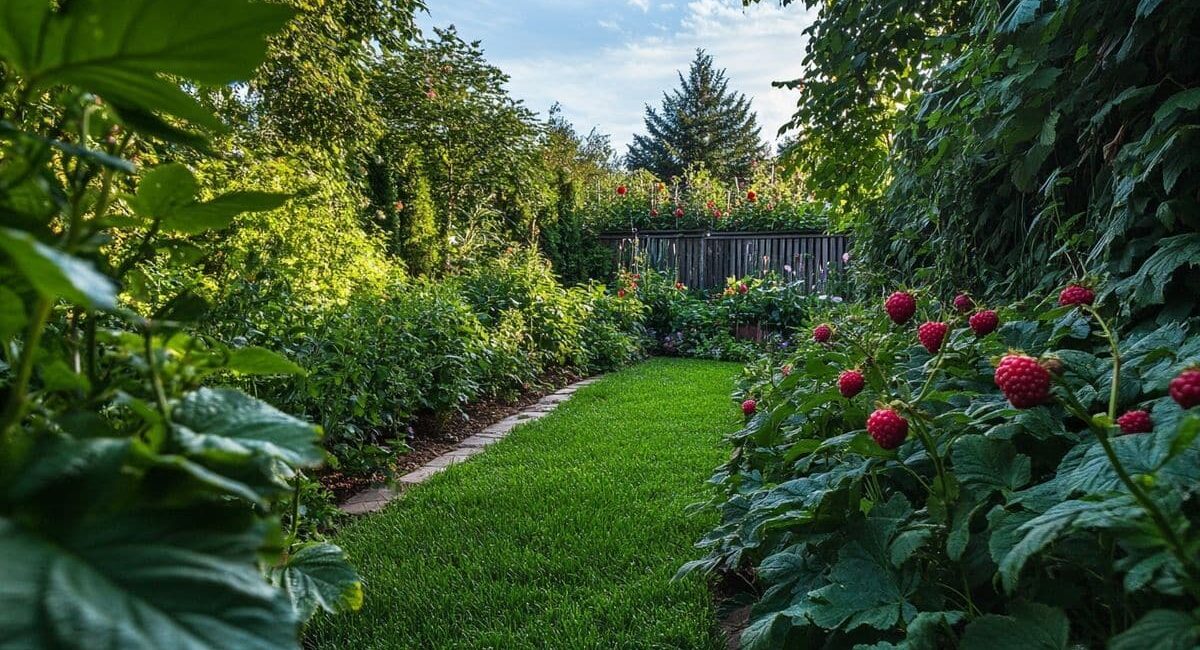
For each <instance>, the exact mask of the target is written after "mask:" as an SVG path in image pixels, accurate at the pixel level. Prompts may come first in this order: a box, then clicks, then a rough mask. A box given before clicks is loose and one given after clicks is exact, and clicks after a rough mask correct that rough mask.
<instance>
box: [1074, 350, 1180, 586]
mask: <svg viewBox="0 0 1200 650" xmlns="http://www.w3.org/2000/svg"><path fill="white" fill-rule="evenodd" d="M1105 330H1106V331H1107V327H1105ZM1114 365H1117V364H1115V363H1114ZM1115 381H1116V380H1115V377H1114V383H1115ZM1064 392H1065V393H1066V395H1067V396H1068V399H1067V400H1065V403H1064V404H1063V405H1064V406H1065V407H1066V409H1067V410H1068V411H1069V412H1070V413H1071V414H1072V415H1074V416H1075V417H1077V418H1079V419H1080V420H1082V421H1083V422H1084V424H1086V425H1087V426H1088V428H1089V429H1091V430H1092V433H1094V434H1095V435H1096V440H1098V441H1099V442H1100V448H1101V449H1103V450H1104V455H1105V457H1107V458H1108V462H1109V464H1110V465H1112V468H1113V471H1115V472H1116V473H1117V479H1118V480H1120V481H1121V484H1122V485H1124V486H1125V488H1126V489H1127V490H1129V493H1130V494H1132V495H1133V498H1134V500H1136V501H1137V502H1138V505H1140V506H1141V507H1142V510H1144V511H1145V512H1146V514H1148V515H1149V516H1150V519H1151V521H1152V522H1153V524H1154V527H1155V528H1157V529H1158V532H1159V534H1160V535H1162V537H1163V539H1165V540H1166V542H1167V545H1168V546H1169V547H1170V549H1171V554H1172V555H1174V556H1175V559H1176V560H1178V561H1179V563H1180V565H1181V566H1183V569H1184V571H1185V572H1186V573H1187V575H1188V577H1189V578H1191V583H1190V584H1188V586H1187V589H1188V591H1189V592H1191V594H1192V596H1193V597H1194V598H1195V599H1196V600H1198V601H1200V570H1197V568H1196V566H1195V564H1194V563H1193V561H1192V558H1191V556H1189V555H1188V552H1187V547H1186V546H1185V545H1184V544H1183V541H1182V540H1181V539H1179V535H1178V534H1176V532H1175V529H1174V528H1173V527H1172V526H1171V522H1170V520H1168V519H1167V516H1166V515H1165V514H1164V513H1163V511H1162V509H1160V508H1159V507H1158V504H1157V503H1155V502H1154V499H1152V498H1150V495H1149V494H1147V493H1146V491H1145V490H1143V489H1142V487H1141V486H1140V485H1138V484H1137V483H1136V482H1135V481H1134V480H1133V477H1132V476H1130V475H1129V472H1128V471H1127V470H1126V469H1125V466H1124V465H1123V464H1121V460H1120V458H1118V457H1117V452H1116V450H1115V449H1113V446H1112V440H1111V438H1110V437H1109V435H1108V429H1107V428H1106V427H1102V426H1100V425H1098V424H1096V422H1095V420H1094V419H1092V417H1091V416H1090V415H1088V412H1087V409H1086V408H1084V406H1083V405H1082V404H1080V403H1079V400H1078V399H1076V398H1075V395H1074V394H1073V393H1071V391H1070V390H1065V391H1064ZM1112 408H1115V407H1113V406H1112V405H1111V404H1110V409H1112ZM1110 420H1111V418H1110Z"/></svg>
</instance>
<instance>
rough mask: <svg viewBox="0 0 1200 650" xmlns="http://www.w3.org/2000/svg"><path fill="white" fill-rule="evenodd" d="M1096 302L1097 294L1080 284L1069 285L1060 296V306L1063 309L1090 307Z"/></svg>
mask: <svg viewBox="0 0 1200 650" xmlns="http://www.w3.org/2000/svg"><path fill="white" fill-rule="evenodd" d="M1095 300H1096V292H1095V291H1092V290H1091V289H1089V288H1087V287H1085V286H1083V285H1079V284H1069V285H1067V288H1066V289H1063V290H1062V293H1060V294H1058V304H1060V305H1062V306H1063V307H1070V306H1072V305H1090V304H1092V302H1093V301H1095Z"/></svg>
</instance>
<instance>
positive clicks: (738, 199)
mask: <svg viewBox="0 0 1200 650" xmlns="http://www.w3.org/2000/svg"><path fill="white" fill-rule="evenodd" d="M622 186H624V187H625V189H626V194H625V195H624V196H621V195H620V194H618V193H617V188H618V187H622ZM589 189H590V191H589V193H588V195H587V196H586V198H585V201H584V203H583V205H582V206H581V207H580V210H581V211H582V212H583V219H584V220H585V223H586V224H587V226H588V229H589V230H590V231H591V232H606V231H608V232H628V231H631V230H695V229H705V230H714V231H747V230H763V231H772V230H827V229H829V228H830V226H831V224H830V222H829V219H828V216H827V215H828V211H827V209H826V208H825V207H824V206H822V205H819V204H816V203H813V202H812V200H811V199H810V198H809V197H808V195H807V193H806V191H805V188H804V186H803V185H801V184H800V183H799V182H797V181H796V179H794V178H790V177H786V176H784V175H783V174H782V173H780V172H779V171H777V167H776V164H775V162H774V161H764V162H761V163H755V164H753V165H751V166H750V172H749V173H748V174H747V176H746V177H744V178H740V179H734V180H723V179H721V178H719V177H717V176H715V175H714V174H713V173H712V172H711V171H710V170H709V169H708V168H706V167H703V166H697V167H692V168H690V169H688V170H686V171H685V172H684V173H683V174H682V175H681V176H679V177H676V178H674V179H673V180H672V182H671V184H669V185H668V184H667V183H664V182H663V181H661V180H659V179H657V178H655V177H654V176H651V175H650V174H648V173H646V172H638V173H634V174H632V175H628V176H618V175H613V176H609V177H608V178H604V179H601V180H600V181H599V182H597V183H596V184H595V185H593V186H592V187H591V188H589ZM751 192H753V195H752V194H751ZM751 197H753V198H751ZM676 210H679V211H680V212H681V213H682V214H679V215H677V214H676Z"/></svg>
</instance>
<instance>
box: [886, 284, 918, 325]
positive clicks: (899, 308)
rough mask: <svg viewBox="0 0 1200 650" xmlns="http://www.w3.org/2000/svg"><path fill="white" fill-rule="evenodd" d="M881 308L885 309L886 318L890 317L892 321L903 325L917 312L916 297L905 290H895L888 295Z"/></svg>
mask: <svg viewBox="0 0 1200 650" xmlns="http://www.w3.org/2000/svg"><path fill="white" fill-rule="evenodd" d="M883 308H884V309H885V310H887V315H888V318H891V319H892V322H894V323H896V324H897V325H903V324H905V323H907V322H908V320H909V319H910V318H912V317H913V314H915V313H917V299H916V298H913V297H912V294H911V293H908V292H907V291H897V292H896V293H893V294H892V295H890V296H888V299H887V302H885V303H884V304H883Z"/></svg>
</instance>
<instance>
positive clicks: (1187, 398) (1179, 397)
mask: <svg viewBox="0 0 1200 650" xmlns="http://www.w3.org/2000/svg"><path fill="white" fill-rule="evenodd" d="M1169 392H1170V393H1171V399H1173V400H1175V401H1176V402H1177V403H1178V404H1179V405H1180V406H1182V407H1183V408H1185V409H1190V408H1192V407H1193V406H1196V405H1197V404H1200V369H1197V368H1192V369H1190V370H1184V371H1183V372H1181V373H1179V376H1178V377H1176V378H1174V379H1172V380H1171V388H1170V391H1169Z"/></svg>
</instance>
